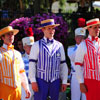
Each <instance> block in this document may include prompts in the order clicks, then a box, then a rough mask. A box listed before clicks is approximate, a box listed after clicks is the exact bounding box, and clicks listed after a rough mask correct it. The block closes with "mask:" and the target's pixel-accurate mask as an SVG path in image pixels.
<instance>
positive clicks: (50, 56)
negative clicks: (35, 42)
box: [37, 39, 61, 82]
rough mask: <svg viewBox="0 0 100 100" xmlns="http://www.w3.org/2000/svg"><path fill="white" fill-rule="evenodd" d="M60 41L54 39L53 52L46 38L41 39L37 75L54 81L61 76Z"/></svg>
mask: <svg viewBox="0 0 100 100" xmlns="http://www.w3.org/2000/svg"><path fill="white" fill-rule="evenodd" d="M60 61H61V53H60V43H59V42H57V41H56V40H54V42H53V48H52V52H50V51H49V49H48V47H47V46H46V42H45V40H44V39H41V40H39V57H38V61H37V77H38V78H41V79H43V80H45V81H47V82H49V81H50V82H53V81H55V80H56V79H59V76H60Z"/></svg>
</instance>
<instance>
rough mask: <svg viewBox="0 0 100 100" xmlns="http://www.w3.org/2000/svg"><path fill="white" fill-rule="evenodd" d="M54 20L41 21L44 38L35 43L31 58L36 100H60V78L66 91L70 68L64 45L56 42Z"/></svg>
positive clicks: (30, 68)
mask: <svg viewBox="0 0 100 100" xmlns="http://www.w3.org/2000/svg"><path fill="white" fill-rule="evenodd" d="M56 26H59V24H55V23H54V20H53V19H47V20H43V21H41V27H40V28H39V29H42V31H43V33H44V37H43V38H42V39H41V40H39V41H36V42H34V44H33V46H32V48H31V52H30V57H29V78H30V81H31V83H32V89H33V90H34V92H35V93H34V100H47V97H48V96H50V97H51V100H58V96H59V89H60V78H61V80H62V85H61V90H62V92H63V91H65V90H66V87H67V85H66V84H67V75H68V68H67V64H66V59H65V53H64V48H63V45H62V44H61V43H60V42H58V41H56V40H55V39H54V38H53V36H54V33H55V27H56Z"/></svg>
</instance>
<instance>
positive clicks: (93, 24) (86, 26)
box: [83, 22, 100, 29]
mask: <svg viewBox="0 0 100 100" xmlns="http://www.w3.org/2000/svg"><path fill="white" fill-rule="evenodd" d="M98 24H100V22H99V23H97V24H92V25H89V26H86V27H83V28H84V29H87V28H89V27H90V26H94V25H98Z"/></svg>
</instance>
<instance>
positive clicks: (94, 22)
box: [84, 18, 100, 29]
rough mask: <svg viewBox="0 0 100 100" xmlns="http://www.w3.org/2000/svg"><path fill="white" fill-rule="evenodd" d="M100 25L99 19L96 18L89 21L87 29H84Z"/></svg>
mask: <svg viewBox="0 0 100 100" xmlns="http://www.w3.org/2000/svg"><path fill="white" fill-rule="evenodd" d="M98 24H100V21H99V18H95V19H91V20H88V21H87V22H86V25H87V26H86V27H84V28H85V29H87V28H89V27H90V26H93V25H98Z"/></svg>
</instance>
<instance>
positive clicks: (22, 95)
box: [21, 84, 34, 100]
mask: <svg viewBox="0 0 100 100" xmlns="http://www.w3.org/2000/svg"><path fill="white" fill-rule="evenodd" d="M29 89H30V92H31V97H30V98H29V99H26V98H25V97H26V93H25V90H24V88H23V87H21V92H22V93H21V100H34V92H33V90H32V85H31V84H29Z"/></svg>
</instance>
